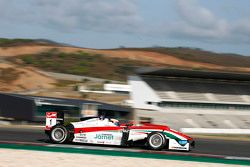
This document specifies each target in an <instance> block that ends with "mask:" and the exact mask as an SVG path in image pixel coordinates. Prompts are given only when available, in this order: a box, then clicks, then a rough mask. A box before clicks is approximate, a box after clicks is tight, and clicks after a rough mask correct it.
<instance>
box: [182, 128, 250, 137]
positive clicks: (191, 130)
mask: <svg viewBox="0 0 250 167" xmlns="http://www.w3.org/2000/svg"><path fill="white" fill-rule="evenodd" d="M180 131H181V132H183V133H193V134H195V133H197V134H244V135H250V129H214V128H181V129H180Z"/></svg>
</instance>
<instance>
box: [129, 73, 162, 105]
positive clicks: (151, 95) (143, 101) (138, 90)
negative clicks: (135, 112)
mask: <svg viewBox="0 0 250 167" xmlns="http://www.w3.org/2000/svg"><path fill="white" fill-rule="evenodd" d="M128 83H129V85H130V87H131V92H130V96H131V97H130V98H131V99H132V101H133V108H140V109H147V110H158V109H159V107H158V106H157V105H155V104H152V103H157V102H159V101H160V99H159V97H158V96H157V94H156V93H155V91H154V90H153V89H152V88H151V87H150V86H149V85H148V84H147V83H146V82H144V81H143V80H142V79H141V78H140V77H139V76H129V78H128ZM148 102H149V103H151V104H149V103H148Z"/></svg>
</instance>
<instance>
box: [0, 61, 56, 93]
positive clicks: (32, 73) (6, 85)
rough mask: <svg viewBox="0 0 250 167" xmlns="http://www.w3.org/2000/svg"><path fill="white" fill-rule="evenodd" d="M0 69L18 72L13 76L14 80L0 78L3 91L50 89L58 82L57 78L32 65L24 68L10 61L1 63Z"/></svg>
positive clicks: (0, 88) (0, 86)
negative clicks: (45, 74)
mask: <svg viewBox="0 0 250 167" xmlns="http://www.w3.org/2000/svg"><path fill="white" fill-rule="evenodd" d="M0 69H1V70H2V71H3V70H4V69H7V71H6V73H10V72H13V71H15V73H16V74H18V75H16V76H11V77H14V79H12V80H9V81H6V80H0V90H1V91H6V92H12V91H30V90H38V89H49V88H53V87H54V84H55V83H56V80H54V79H52V78H49V77H47V76H44V75H42V74H40V73H39V72H38V71H37V70H36V69H34V68H31V67H25V68H24V67H18V66H16V65H13V64H9V63H0ZM8 70H9V71H8ZM1 75H3V74H1ZM7 77H10V76H7Z"/></svg>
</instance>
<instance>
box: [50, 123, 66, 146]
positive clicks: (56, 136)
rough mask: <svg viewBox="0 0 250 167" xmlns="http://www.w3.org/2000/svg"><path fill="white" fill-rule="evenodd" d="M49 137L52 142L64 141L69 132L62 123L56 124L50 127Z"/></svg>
mask: <svg viewBox="0 0 250 167" xmlns="http://www.w3.org/2000/svg"><path fill="white" fill-rule="evenodd" d="M49 137H50V140H51V141H52V142H53V143H65V142H67V140H68V138H69V133H68V131H67V129H66V128H65V127H64V126H63V125H58V126H54V127H53V128H52V130H51V132H50V135H49Z"/></svg>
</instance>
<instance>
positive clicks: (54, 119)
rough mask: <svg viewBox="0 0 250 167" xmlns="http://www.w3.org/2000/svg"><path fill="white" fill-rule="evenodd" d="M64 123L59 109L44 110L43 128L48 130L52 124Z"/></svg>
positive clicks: (62, 114)
mask: <svg viewBox="0 0 250 167" xmlns="http://www.w3.org/2000/svg"><path fill="white" fill-rule="evenodd" d="M63 123H64V113H63V112H61V111H50V112H46V126H45V130H50V129H51V128H52V127H53V126H55V125H58V124H63Z"/></svg>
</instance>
